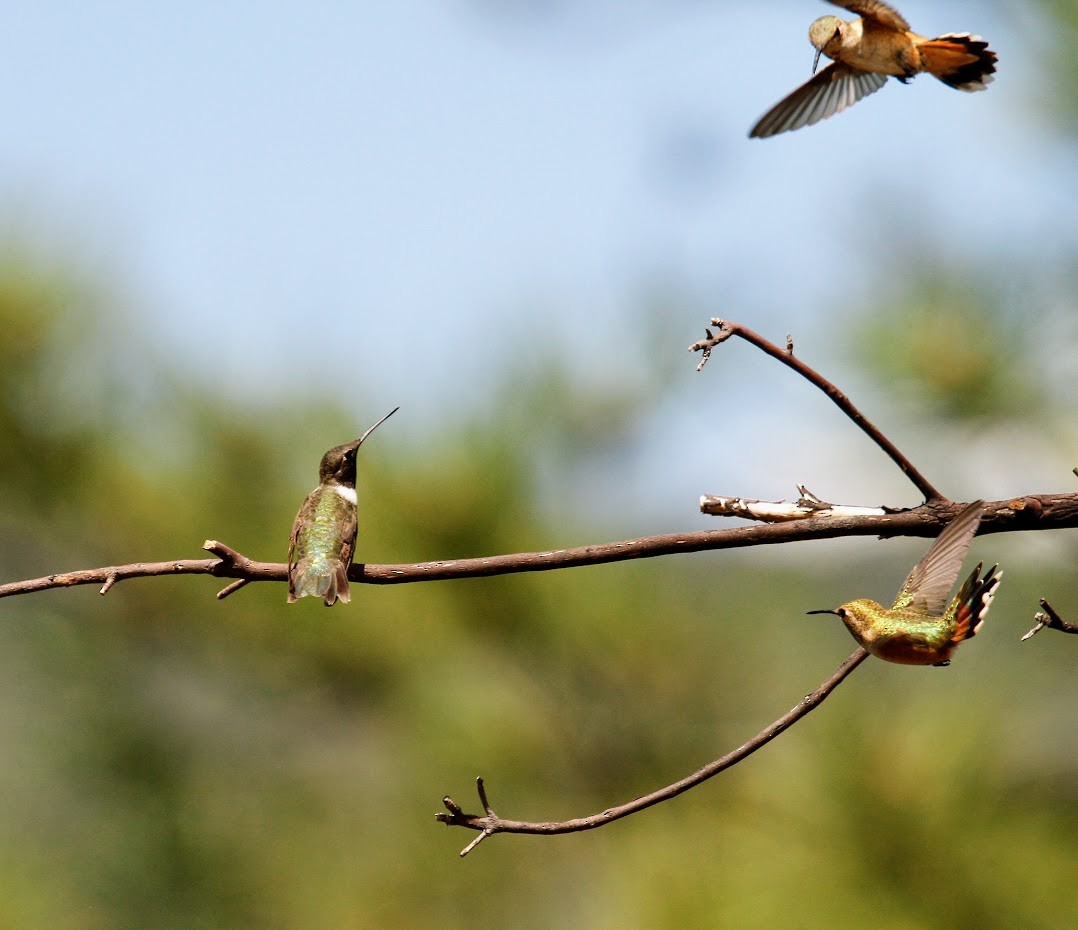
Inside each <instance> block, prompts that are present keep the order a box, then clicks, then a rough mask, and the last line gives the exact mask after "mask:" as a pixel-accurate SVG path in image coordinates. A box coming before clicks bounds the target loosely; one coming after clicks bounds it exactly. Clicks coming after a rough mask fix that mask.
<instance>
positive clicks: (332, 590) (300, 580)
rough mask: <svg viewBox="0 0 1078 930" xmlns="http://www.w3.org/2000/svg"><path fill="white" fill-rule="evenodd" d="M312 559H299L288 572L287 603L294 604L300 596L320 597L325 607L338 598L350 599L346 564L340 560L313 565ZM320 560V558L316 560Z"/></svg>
mask: <svg viewBox="0 0 1078 930" xmlns="http://www.w3.org/2000/svg"><path fill="white" fill-rule="evenodd" d="M314 561H315V560H313V559H300V560H299V561H298V562H297V563H296V564H295V565H294V566H292V570H291V571H290V572H289V574H288V603H289V604H294V603H295V602H296V601H298V600H299V599H300V598H301V597H320V598H322V599H323V601H324V602H325V605H326V606H327V607H332V606H333V605H334V604H336V603H337V601H338V600H341V601H344V603H346V604H347V603H349V602H350V601H351V600H352V595H351V591H349V588H348V566H347V565H345V564H343V563H342V562H337V564H336V565H332V566H329V568H328V569H327V567H326V565H325V564H324V563H321V564H318V565H315V564H313V563H314ZM318 561H319V562H321V560H318Z"/></svg>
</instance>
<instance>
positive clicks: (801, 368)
mask: <svg viewBox="0 0 1078 930" xmlns="http://www.w3.org/2000/svg"><path fill="white" fill-rule="evenodd" d="M711 325H712V326H715V327H717V328H718V331H717V332H715V333H712V331H711V330H710V329H705V330H704V332H706V333H707V338H706V339H702V340H700V342H694V343H693V344H692V345H691V346H689V351H690V352H701V353H703V357H702V358H701V359H700V364H699V365H697V366H696V370H697V371H700V370H701V369H702V368H703V367H704V365H706V364H707V361H708V359H709V358H711V350H712V349H714V348H715V346H717V345H720V344H721V343H723V342H725V341H726V340H727V339H729V338H730V337H731V336H740V337H741V338H742V339H744V340H745V341H746V342H751V343H752V344H753V345H754V346H756V347H757V348H758V349H760V350H761V351H763V352H766V353H767V354H768V355H770V356H771V357H772V358H774V359H777V360H778V361H780V362H782V364H783V365H785V366H786V367H787V368H792V369H793V370H794V371H796V372H797V373H798V374H799V375H801V377H802V378H804V379H805V380H806V381H808V382H810V383H811V384H813V385H815V386H816V387H818V388H819V389H820V390H821V391H823V392H824V393H825V394H826V395H827V396H828V397H829V398H831V400H832V401H833V402H834V404H835V405H836V406H837V407H838V408H839V409H840V410H841V411H842V412H843V413H844V414H846V416H848V417H849V418H850V419H851V420H853V422H854V423H856V424H857V426H858V427H859V428H860V430H861V431H862V432H863V433H864V434H865V435H866V436H868V437H869V439H871V440H872V441H873V442H874V443H876V445H877V446H879V447H880V448H881V449H882V450H883V451H884V452H885V453H886V454H887V455H888V456H889V457H890V459H891V461H892V462H894V463H895V464H896V465H897V466H898V467H899V468H900V469H901V470H902V473H903V474H904V475H905V476H906V477H907V478H909V479H910V481H912V482H913V484H914V486H915V487H916V488H917V490H918V491H920V492H921V493H922V494H923V495H924V498H925V501H927V502H932V501H942V500H945V499H946V498H944V496H943V495H942V494H940V492H939V491H937V490H936V488H935V486H934V485H932V483H931V482H929V480H928V479H927V478H926V477H925V476H924V475H922V474H921V473H920V471H918V470H917V468H916V467H915V466H914V464H913V463H912V462H911V461H910V460H909V459H908V458H906V456H905V455H903V454H902V453H901V452H900V451H899V449H898V447H897V446H896V445H895V444H894V443H893V442H891V440H890V439H888V438H887V437H886V436H884V435H883V433H881V432H880V430H879V429H878V428H877V427H876V426H875V425H874V424H873V423H872V422H871V421H870V420H869V419H868V417H866V416H865V415H864V414H863V413H861V411H860V410H858V409H857V407H855V406H854V405H853V402H852V401H851V400H850V399H849V398H848V397H847V396H846V395H845V394H844V393H843V392H842V391H840V390H839V389H838V388H837V387H836V386H835V385H834V384H832V383H831V382H830V381H828V380H827V379H826V378H825V377H824V376H823V375H821V374H820V373H819V372H818V371H816V369H814V368H811V367H809V366H808V365H806V364H805V363H804V362H802V361H801V360H800V359H799V358H797V356H795V355H794V353H793V340H792V339H791V338H790V337H789V336H787V337H786V349H780V348H779V347H778V346H777V345H775V344H774V343H773V342H770V341H769V340H767V339H765V338H764V337H763V336H761V335H760V334H759V333H755V332H753V331H752V330H751V329H749V328H748V327H747V326H742V325H741V324H740V323H734V322H733V321H731V320H720V319H712V321H711Z"/></svg>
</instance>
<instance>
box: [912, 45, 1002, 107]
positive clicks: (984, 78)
mask: <svg viewBox="0 0 1078 930" xmlns="http://www.w3.org/2000/svg"><path fill="white" fill-rule="evenodd" d="M917 51H918V52H919V53H920V55H921V63H922V65H923V66H924V69H925V70H926V71H927V72H928V73H929V74H931V75H933V76H934V77H937V78H939V79H940V80H941V81H943V83H944V84H947V85H949V86H950V87H953V88H955V89H956V90H965V91H971V92H972V91H976V90H984V89H985V88H986V87H987V86H988V85H989V84H990V83H991V81H992V79H993V75H994V74H995V71H996V60H997V59H996V53H995V52H993V51H992V50H991V49H990V48H989V47H988V43H987V42H985V41H984V40H983V39H982V38H981V37H980V36H971V35H970V34H969V33H967V32H961V33H955V32H949V33H947V34H946V35H942V36H938V37H937V38H935V39H929V40H928V41H926V42H922V43H921V44H920V45H918V46H917Z"/></svg>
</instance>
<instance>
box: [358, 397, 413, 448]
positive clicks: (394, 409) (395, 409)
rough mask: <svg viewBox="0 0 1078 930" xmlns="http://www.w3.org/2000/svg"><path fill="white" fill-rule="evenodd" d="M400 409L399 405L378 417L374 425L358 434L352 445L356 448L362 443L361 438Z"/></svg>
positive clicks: (365, 436) (364, 437)
mask: <svg viewBox="0 0 1078 930" xmlns="http://www.w3.org/2000/svg"><path fill="white" fill-rule="evenodd" d="M400 409H401V408H400V407H394V408H393V409H392V410H390V411H389V413H387V414H386V415H385V416H384V417H382V419H380V420H379V421H378V422H377V423H375V424H374V426H372V427H370V428H369V429H368V430H367V431H366V432H365V433H364V434H363V435H362V436H360V437H359V439H357V440H356V441H355V442H354V443H352V445H354V446H355V447H356V448H357V449H358V448H359V447H360V446H361V445H363V440H364V439H366V438H367V437H368V436H369V435H370V434H371V433H373V432H374V431H375V430H376V429H378V427H379V426H381V425H382V424H383V423H385V421H386V420H388V419H389V418H390V417H391V416H393V414H395V413H396V412H397V411H398V410H400Z"/></svg>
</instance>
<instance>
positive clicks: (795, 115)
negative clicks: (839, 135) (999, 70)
mask: <svg viewBox="0 0 1078 930" xmlns="http://www.w3.org/2000/svg"><path fill="white" fill-rule="evenodd" d="M829 2H831V3H834V4H835V5H836V6H841V7H845V8H846V9H847V10H849V11H850V12H851V13H857V14H858V15H859V16H860V17H861V18H860V19H854V20H851V21H850V22H845V21H844V20H841V19H839V18H838V17H837V16H821V17H820V18H819V19H817V20H816V21H815V22H814V23H813V24H812V25H811V26H810V27H809V41H810V42H811V43H812V44H813V46H814V47H815V49H816V57H815V59H814V60H813V62H812V71H813V74H814V75H815V77H813V78H811V79H810V80H808V81H807V82H806V83H804V84H802V85H801V86H800V87H799V88H797V90H795V91H794V92H793V93H792V94H790V95H789V96H788V97H786V98H785V99H783V100H780V101H779V102H778V103H777V104H776V105H775V106H774V107H772V108H771V109H770V110H769V111H768V112H767V113H765V114H764V115H763V116H762V117H761V118H760V121H759V122H758V123H757V124H756V125H755V126H753V127H752V130H751V131H750V132H749V138H755V139H765V138H767V137H768V136H774V135H777V134H778V133H780V132H786V131H787V130H790V129H800V128H801V127H802V126H811V125H813V123H818V122H819V121H820V120H822V119H827V118H828V117H829V116H834V115H835V114H836V113H839V112H841V111H842V110H845V109H846V107H848V106H851V105H853V104H855V103H857V101H858V100H860V99H861V98H862V97H867V96H868V95H869V94H871V93H874V92H875V91H877V90H879V89H880V88H881V87H883V85H884V84H886V83H887V78H888V76H893V77H896V78H898V80H899V81H901V82H902V83H903V84H905V83H906V82H907V81H908V80H909V79H910V78H912V77H913V76H914V75H916V74H920V73H921V72H922V71H927V72H928V73H929V74H931V75H933V76H935V77H937V78H939V79H940V80H941V81H943V83H944V84H948V85H950V86H951V87H954V88H956V89H958V90H965V91H976V90H984V89H985V88H986V87H987V85H988V83H989V82H990V81H991V80H992V75H993V74H994V73H995V70H996V54H995V52H993V51H991V50H990V49H989V48H988V43H987V42H985V41H984V40H982V39H981V37H980V36H971V35H970V34H969V33H966V32H960V33H953V32H949V33H947V34H945V35H941V36H937V37H936V38H935V39H928V38H926V37H925V36H922V35H918V34H917V33H916V32H911V31H910V24H909V23H908V22H906V20H905V18H904V17H903V16H902V15H901V14H900V13H899V12H898V11H897V10H896V9H895V8H894V7H892V6H891V5H890V4H887V3H882V2H880V0H829ZM820 55H826V56H827V57H828V58H830V59H832V61H833V64H830V65H828V66H827V67H826V68H824V69H823V71H821V72H820V73H819V74H816V68H817V66H818V65H819V63H820Z"/></svg>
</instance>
